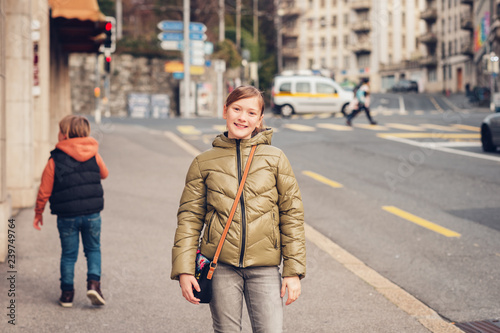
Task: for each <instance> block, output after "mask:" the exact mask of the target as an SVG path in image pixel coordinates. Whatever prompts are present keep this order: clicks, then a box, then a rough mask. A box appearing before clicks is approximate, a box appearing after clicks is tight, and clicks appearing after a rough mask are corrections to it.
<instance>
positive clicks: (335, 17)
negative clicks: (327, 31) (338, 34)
mask: <svg viewBox="0 0 500 333" xmlns="http://www.w3.org/2000/svg"><path fill="white" fill-rule="evenodd" d="M336 26H337V15H333V17H332V27H336Z"/></svg>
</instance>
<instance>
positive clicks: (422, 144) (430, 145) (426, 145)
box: [381, 136, 500, 162]
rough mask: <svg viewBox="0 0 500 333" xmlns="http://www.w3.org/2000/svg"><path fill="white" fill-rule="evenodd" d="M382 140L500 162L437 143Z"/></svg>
mask: <svg viewBox="0 0 500 333" xmlns="http://www.w3.org/2000/svg"><path fill="white" fill-rule="evenodd" d="M381 138H383V139H387V140H392V141H397V142H400V143H406V144H408V145H412V146H417V147H422V148H427V149H434V150H439V151H443V152H446V153H452V154H457V155H463V156H468V157H475V158H481V159H484V160H490V161H495V162H500V157H496V156H490V155H483V154H478V153H472V152H469V151H463V150H457V149H451V148H446V147H443V145H440V144H439V143H436V142H419V141H413V140H408V139H404V138H397V137H395V136H383V137H381Z"/></svg>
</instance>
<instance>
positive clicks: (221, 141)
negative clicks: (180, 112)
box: [171, 86, 306, 333]
mask: <svg viewBox="0 0 500 333" xmlns="http://www.w3.org/2000/svg"><path fill="white" fill-rule="evenodd" d="M263 113H264V100H263V97H262V94H261V92H260V91H259V90H258V89H256V88H254V87H252V86H241V87H238V88H236V89H235V90H234V91H232V92H231V93H230V94H229V96H228V97H227V99H226V102H225V105H224V112H223V115H224V119H226V126H227V131H226V132H224V133H223V134H220V135H218V136H217V137H216V138H215V140H214V141H213V143H212V146H213V148H212V149H210V150H208V151H206V152H204V153H202V154H200V155H198V156H197V157H196V158H195V159H194V161H193V162H192V164H191V166H190V168H189V170H188V173H187V176H186V186H185V188H184V191H183V193H182V197H181V201H180V206H179V210H178V214H177V219H178V226H177V230H176V233H175V241H174V246H173V249H172V272H171V278H172V279H178V280H179V283H180V287H181V290H182V295H183V296H184V297H185V298H186V300H188V301H189V302H191V303H193V304H199V302H200V299H198V298H196V297H195V296H194V294H193V288H194V289H195V290H197V291H200V287H199V285H198V282H197V280H196V278H195V276H194V274H195V257H196V253H197V249H198V248H199V249H200V251H201V254H202V255H204V256H205V257H207V258H208V259H210V260H212V259H213V258H214V254H215V252H216V249H217V246H218V242H219V240H220V238H221V235H222V232H223V229H224V226H225V224H226V222H227V219H228V216H229V214H230V210H231V206H232V205H233V201H234V200H235V198H236V192H237V190H238V187H239V180H240V177H241V176H242V175H241V174H242V169H243V168H244V167H245V165H246V161H247V159H248V157H249V154H250V151H251V148H252V146H256V150H255V155H254V157H253V160H252V162H251V165H250V169H249V173H248V177H247V181H246V183H245V184H244V188H243V193H242V195H241V198H240V200H239V203H238V208H237V210H236V213H235V215H234V218H233V220H232V223H231V224H230V227H229V232H228V233H227V237H226V238H225V241H224V243H223V247H222V251H221V253H220V256H219V260H218V266H217V269H216V270H215V273H214V275H213V278H212V288H213V290H212V299H211V301H210V310H211V314H212V320H213V329H214V331H215V332H240V331H241V322H242V309H243V300H245V302H246V305H247V308H248V314H249V317H250V322H251V325H252V329H253V332H266V333H272V332H282V329H283V303H282V298H283V297H284V296H285V294H286V291H288V298H287V300H286V305H289V304H291V303H292V302H294V301H295V300H297V298H298V297H299V295H300V293H301V283H300V280H301V279H302V278H304V277H305V274H306V263H305V260H306V252H305V251H306V249H305V236H304V210H303V204H302V199H301V195H300V190H299V186H298V184H297V181H296V179H295V176H294V173H293V171H292V167H291V165H290V163H289V161H288V159H287V157H286V156H285V154H284V153H283V152H282V151H281V150H279V149H278V148H276V147H273V146H271V137H272V134H273V131H272V129H269V128H265V127H264V124H263V118H264V114H263ZM202 231H203V235H202V237H201V239H200V235H201V233H202ZM281 261H283V263H282V264H283V270H282V273H281V274H280V271H279V265H280V264H281ZM282 277H283V278H282Z"/></svg>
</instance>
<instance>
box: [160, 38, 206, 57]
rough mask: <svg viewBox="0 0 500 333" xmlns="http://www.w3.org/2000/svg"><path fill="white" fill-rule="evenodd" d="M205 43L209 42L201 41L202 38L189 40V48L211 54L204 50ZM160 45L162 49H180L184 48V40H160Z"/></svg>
mask: <svg viewBox="0 0 500 333" xmlns="http://www.w3.org/2000/svg"><path fill="white" fill-rule="evenodd" d="M206 43H209V42H203V41H202V40H192V41H190V42H189V47H190V49H191V50H197V51H205V52H204V53H206V54H211V53H207V52H206V50H207V48H206ZM210 44H212V43H210ZM212 45H213V44H212ZM160 46H161V48H162V49H164V50H172V51H182V50H184V41H177V40H165V41H163V42H161V44H160Z"/></svg>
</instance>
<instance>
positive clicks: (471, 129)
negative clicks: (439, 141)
mask: <svg viewBox="0 0 500 333" xmlns="http://www.w3.org/2000/svg"><path fill="white" fill-rule="evenodd" d="M451 126H453V127H456V128H460V129H464V130H467V131H473V132H479V131H480V130H481V129H480V128H479V127H476V126H469V125H462V124H453V125H451Z"/></svg>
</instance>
